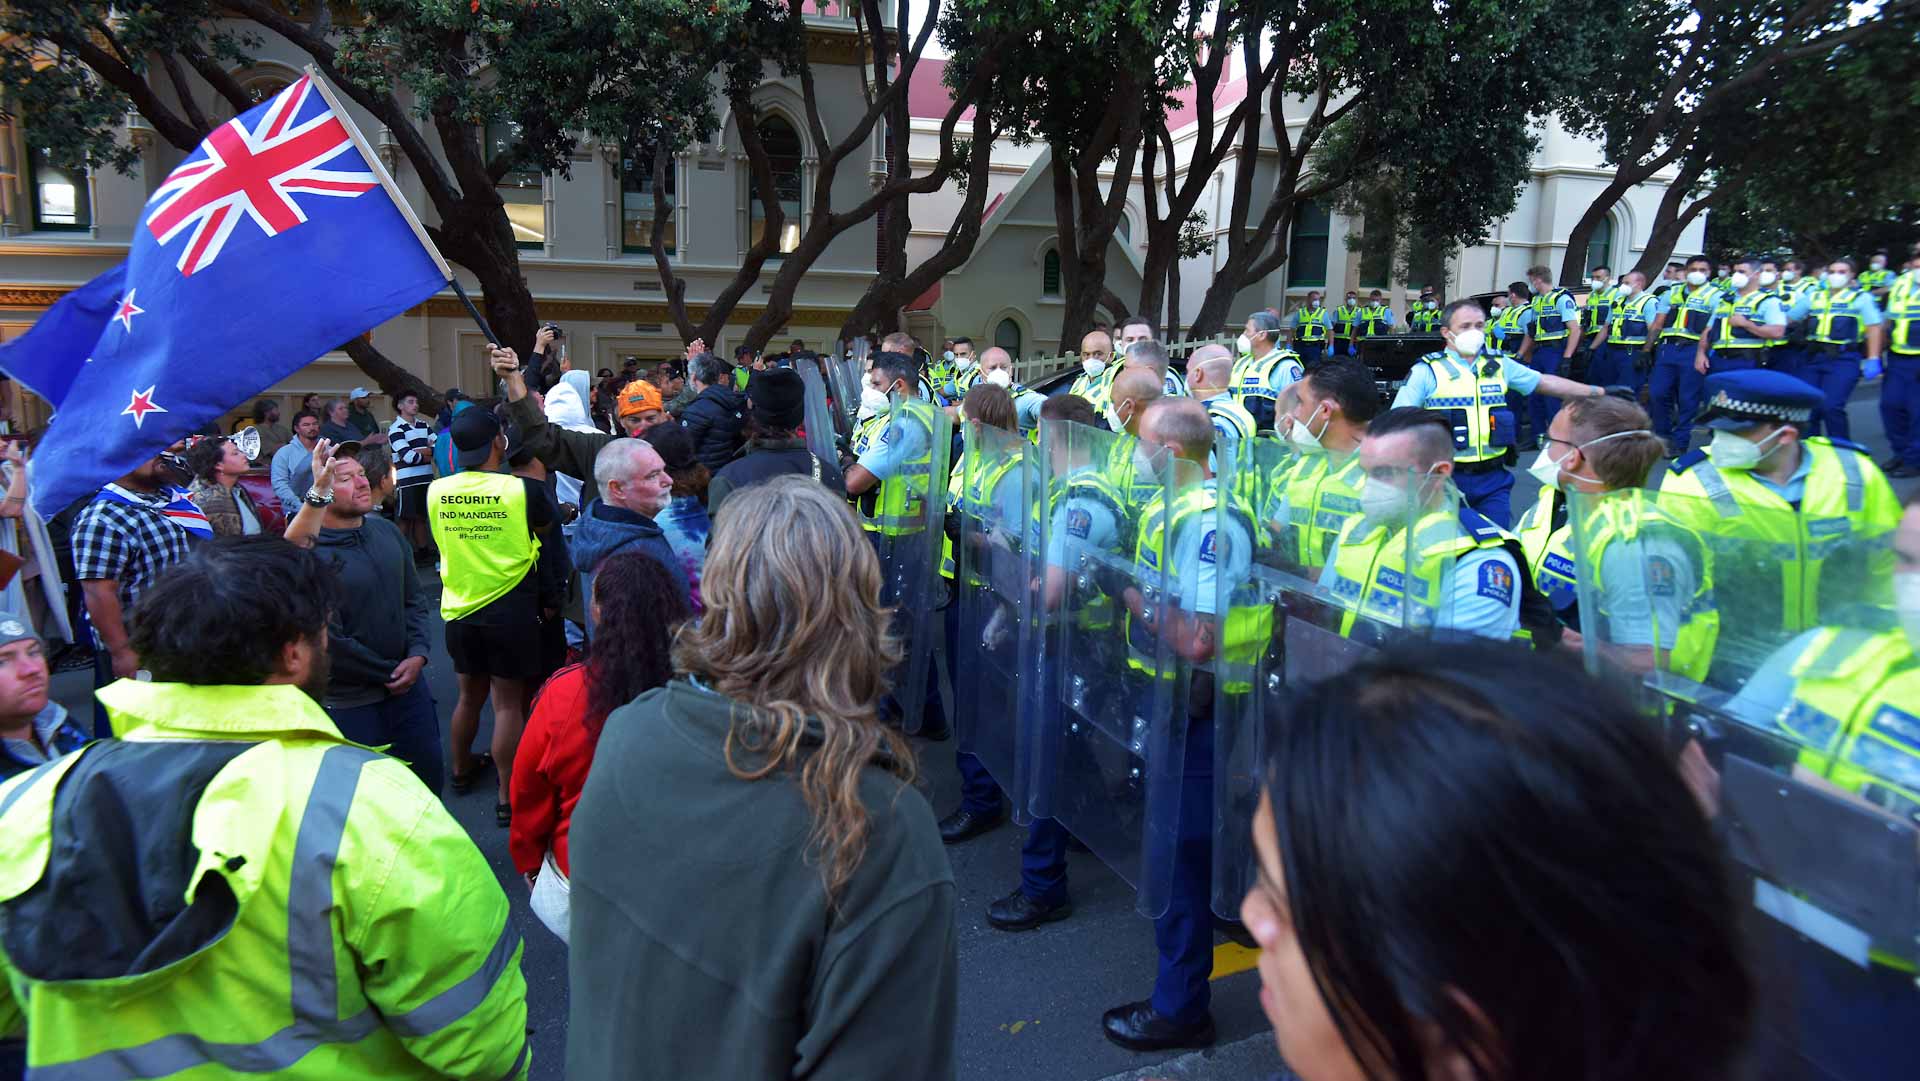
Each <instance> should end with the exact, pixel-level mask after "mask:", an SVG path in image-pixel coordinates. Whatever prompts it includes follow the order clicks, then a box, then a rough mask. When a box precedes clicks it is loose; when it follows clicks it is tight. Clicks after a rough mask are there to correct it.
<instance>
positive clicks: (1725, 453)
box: [1707, 428, 1786, 469]
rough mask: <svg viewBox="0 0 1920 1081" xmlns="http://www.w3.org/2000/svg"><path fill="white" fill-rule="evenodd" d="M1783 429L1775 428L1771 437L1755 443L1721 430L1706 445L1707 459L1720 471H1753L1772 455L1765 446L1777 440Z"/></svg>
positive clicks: (1771, 451)
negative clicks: (1720, 469)
mask: <svg viewBox="0 0 1920 1081" xmlns="http://www.w3.org/2000/svg"><path fill="white" fill-rule="evenodd" d="M1784 431H1786V429H1785V428H1777V429H1775V430H1774V432H1773V434H1772V435H1769V436H1767V437H1766V438H1765V439H1762V440H1760V442H1758V443H1756V442H1754V441H1753V440H1751V439H1747V438H1745V437H1743V436H1741V435H1740V433H1738V432H1729V431H1727V430H1726V429H1724V428H1722V429H1720V430H1718V431H1715V432H1714V433H1713V442H1711V443H1709V444H1707V457H1709V458H1711V459H1713V464H1714V465H1717V466H1719V467H1720V468H1722V469H1755V468H1758V467H1759V465H1760V463H1761V462H1764V461H1766V460H1767V456H1768V455H1770V454H1772V453H1773V450H1772V449H1769V448H1768V447H1767V446H1766V444H1767V443H1769V442H1771V441H1773V440H1774V439H1776V438H1778V437H1779V435H1780V433H1781V432H1784Z"/></svg>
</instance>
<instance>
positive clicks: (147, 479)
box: [73, 453, 213, 736]
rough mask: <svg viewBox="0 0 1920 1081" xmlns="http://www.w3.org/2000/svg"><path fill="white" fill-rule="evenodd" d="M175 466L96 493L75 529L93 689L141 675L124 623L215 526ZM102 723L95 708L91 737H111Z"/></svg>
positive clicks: (161, 458)
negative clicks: (190, 494) (91, 649)
mask: <svg viewBox="0 0 1920 1081" xmlns="http://www.w3.org/2000/svg"><path fill="white" fill-rule="evenodd" d="M169 459H171V460H169ZM176 462H178V459H177V458H176V457H175V456H174V455H173V454H171V453H168V454H165V455H155V456H154V457H153V458H151V459H149V460H147V461H146V462H143V463H141V464H140V466H138V467H137V468H135V469H134V470H133V471H132V472H130V473H128V474H126V475H125V476H123V477H121V478H120V479H119V480H117V481H114V482H113V483H112V484H109V485H107V486H106V487H105V488H102V489H100V491H99V492H98V493H96V494H95V495H94V497H93V499H92V500H91V501H90V502H88V503H87V505H86V507H85V509H83V510H82V511H81V512H80V517H79V518H78V519H76V520H75V521H74V523H73V570H74V580H75V581H77V582H79V583H80V590H81V593H82V594H83V595H84V596H85V597H86V602H87V623H88V624H89V625H90V626H92V628H93V644H94V662H93V674H94V686H95V687H96V688H98V687H104V686H106V685H107V684H109V683H111V682H113V681H114V680H116V679H128V678H131V677H132V676H133V674H134V673H135V672H138V671H139V670H140V656H139V654H138V653H136V652H135V651H134V648H133V644H132V640H131V639H130V638H129V636H128V631H127V627H128V624H127V620H128V618H129V617H130V616H131V615H132V613H133V611H134V609H135V608H136V607H137V606H138V604H139V601H140V598H141V595H142V594H143V593H145V592H146V590H147V589H148V587H150V586H152V585H153V584H154V583H155V582H157V581H159V580H160V579H161V577H162V574H163V572H164V571H166V570H167V568H169V567H171V566H173V565H174V564H175V563H178V562H180V561H181V560H183V559H185V558H186V557H187V554H188V552H189V551H190V550H191V547H192V545H193V543H194V542H195V541H199V540H211V539H212V538H213V525H212V523H210V522H208V521H207V516H206V515H205V514H202V513H201V512H200V508H198V507H196V506H194V505H193V502H192V501H191V500H190V499H188V498H187V492H186V489H184V488H181V487H179V486H178V483H179V482H180V481H182V480H185V479H186V477H185V476H184V475H183V474H184V473H185V467H184V464H178V465H176V464H175V463H176ZM107 724H108V721H107V716H106V712H105V710H104V709H102V708H100V706H99V705H98V704H96V705H95V707H94V730H93V734H94V735H96V736H109V735H112V734H113V730H112V729H111V728H108V727H106V725H107Z"/></svg>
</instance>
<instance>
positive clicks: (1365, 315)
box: [1360, 304, 1392, 338]
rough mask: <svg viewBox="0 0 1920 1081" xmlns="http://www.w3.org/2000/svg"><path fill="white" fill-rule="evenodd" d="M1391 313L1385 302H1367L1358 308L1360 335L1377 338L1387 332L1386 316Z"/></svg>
mask: <svg viewBox="0 0 1920 1081" xmlns="http://www.w3.org/2000/svg"><path fill="white" fill-rule="evenodd" d="M1391 314H1392V313H1391V312H1389V311H1388V310H1387V306H1386V305H1385V304H1369V305H1367V306H1366V307H1364V308H1362V309H1360V336H1361V337H1362V338H1377V337H1379V336H1380V335H1382V334H1385V333H1386V332H1387V318H1388V316H1390V315H1391Z"/></svg>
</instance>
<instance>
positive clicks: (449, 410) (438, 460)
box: [433, 387, 473, 477]
mask: <svg viewBox="0 0 1920 1081" xmlns="http://www.w3.org/2000/svg"><path fill="white" fill-rule="evenodd" d="M440 400H441V402H442V403H444V404H443V405H442V406H441V408H440V415H439V416H437V417H435V418H434V427H435V429H436V430H435V431H434V433H433V471H434V472H435V473H438V474H439V475H440V476H443V477H451V476H453V475H454V474H455V473H458V472H460V461H459V455H458V454H456V453H454V449H453V418H455V417H457V416H459V415H460V414H461V413H464V412H466V411H467V410H469V409H472V408H473V401H472V399H470V398H468V397H467V396H466V395H465V394H462V393H461V392H460V390H459V388H457V387H448V388H447V392H446V393H445V394H442V395H441V396H440Z"/></svg>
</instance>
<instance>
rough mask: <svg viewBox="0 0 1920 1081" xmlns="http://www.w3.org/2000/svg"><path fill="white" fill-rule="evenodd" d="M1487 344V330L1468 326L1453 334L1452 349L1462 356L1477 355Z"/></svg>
mask: <svg viewBox="0 0 1920 1081" xmlns="http://www.w3.org/2000/svg"><path fill="white" fill-rule="evenodd" d="M1486 344H1487V332H1486V331H1484V330H1481V329H1480V328H1479V327H1469V328H1467V329H1466V330H1462V331H1460V332H1458V333H1456V334H1455V335H1454V336H1453V351H1454V352H1455V353H1458V354H1459V355H1460V356H1462V357H1477V356H1479V355H1480V350H1481V349H1483V348H1485V347H1486Z"/></svg>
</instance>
